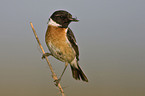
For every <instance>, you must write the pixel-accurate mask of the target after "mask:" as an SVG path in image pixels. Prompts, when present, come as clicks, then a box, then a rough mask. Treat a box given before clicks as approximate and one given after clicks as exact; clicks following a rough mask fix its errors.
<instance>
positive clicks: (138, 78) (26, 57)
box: [0, 0, 145, 96]
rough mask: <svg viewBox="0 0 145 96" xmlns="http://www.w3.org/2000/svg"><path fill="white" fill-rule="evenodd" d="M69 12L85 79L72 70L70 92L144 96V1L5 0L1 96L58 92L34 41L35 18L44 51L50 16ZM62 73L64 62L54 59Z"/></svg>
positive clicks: (0, 11)
mask: <svg viewBox="0 0 145 96" xmlns="http://www.w3.org/2000/svg"><path fill="white" fill-rule="evenodd" d="M59 9H63V10H67V11H69V12H70V13H72V15H73V16H74V17H75V16H76V17H77V18H78V19H79V20H80V21H79V22H78V23H72V24H70V26H69V27H71V29H72V30H73V32H74V34H75V37H76V39H77V43H78V45H79V49H80V62H79V63H80V66H81V67H82V69H83V71H84V72H85V74H86V75H87V77H88V79H89V82H88V83H85V82H82V81H77V80H75V79H73V78H72V74H71V70H70V67H68V68H67V70H66V72H65V74H64V76H63V78H62V81H61V82H60V83H61V85H62V86H63V87H64V92H65V94H66V96H145V11H144V10H145V0H1V1H0V96H59V95H60V93H59V91H58V89H57V88H56V87H55V85H54V82H53V79H52V77H51V72H50V70H49V67H48V65H47V63H46V61H45V60H42V59H41V56H42V52H41V50H40V48H39V46H38V44H37V42H36V40H35V37H34V35H33V32H32V29H31V27H30V24H29V22H32V23H33V25H34V27H35V30H36V32H37V34H38V37H39V39H40V41H41V43H42V45H43V47H44V49H45V51H46V52H48V49H47V47H46V45H45V41H44V40H45V39H44V37H45V31H46V29H47V21H48V18H49V16H50V15H51V14H52V13H53V12H54V11H56V10H59ZM49 60H50V62H51V64H52V66H53V68H54V71H55V72H56V74H57V75H58V77H59V76H60V74H61V72H62V70H63V68H64V63H62V62H60V61H58V60H56V59H55V58H53V57H49Z"/></svg>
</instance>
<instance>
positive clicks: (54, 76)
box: [30, 22, 65, 96]
mask: <svg viewBox="0 0 145 96" xmlns="http://www.w3.org/2000/svg"><path fill="white" fill-rule="evenodd" d="M30 25H31V27H32V30H33V33H34V35H35V37H36V40H37V42H38V44H39V46H40V48H41V50H42V53H43V54H45V51H44V49H43V47H42V45H41V43H40V41H39V39H38V36H37V34H36V31H35V29H34V27H33V24H32V22H30ZM45 59H46V61H47V63H48V66H49V68H50V70H51V73H52V78H53V79H54V80H58V78H57V76H56V74H55V73H54V71H53V68H52V66H51V64H50V62H49V60H48V58H47V56H45ZM57 87H58V88H59V90H60V92H61V94H62V96H65V95H64V91H63V89H62V87H61V85H60V83H58V86H57Z"/></svg>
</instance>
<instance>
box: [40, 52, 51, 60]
mask: <svg viewBox="0 0 145 96" xmlns="http://www.w3.org/2000/svg"><path fill="white" fill-rule="evenodd" d="M50 55H51V53H45V54H43V55H42V57H41V58H42V59H44V58H45V57H48V56H50Z"/></svg>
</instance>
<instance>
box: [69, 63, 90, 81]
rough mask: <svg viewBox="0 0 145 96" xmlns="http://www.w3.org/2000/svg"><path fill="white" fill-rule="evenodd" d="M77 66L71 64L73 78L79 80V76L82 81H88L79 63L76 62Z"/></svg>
mask: <svg viewBox="0 0 145 96" xmlns="http://www.w3.org/2000/svg"><path fill="white" fill-rule="evenodd" d="M77 67H78V68H75V67H74V66H71V70H72V76H73V78H75V79H76V80H80V78H81V79H82V80H83V81H85V82H88V79H87V77H86V75H85V74H84V72H83V71H82V69H81V68H80V66H79V64H77Z"/></svg>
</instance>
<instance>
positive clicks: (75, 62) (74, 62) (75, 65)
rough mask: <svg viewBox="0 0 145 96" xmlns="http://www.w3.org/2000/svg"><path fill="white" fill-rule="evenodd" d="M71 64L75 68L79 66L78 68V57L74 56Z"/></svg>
mask: <svg viewBox="0 0 145 96" xmlns="http://www.w3.org/2000/svg"><path fill="white" fill-rule="evenodd" d="M70 64H71V66H73V67H74V68H77V69H78V65H77V59H76V57H75V58H74V60H73V61H72V62H71V63H70Z"/></svg>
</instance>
